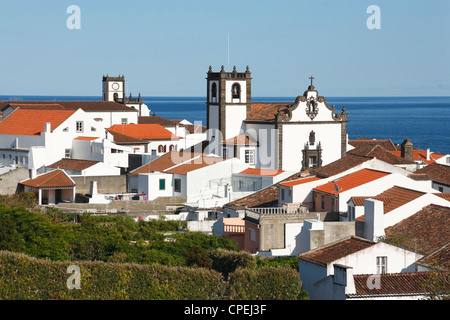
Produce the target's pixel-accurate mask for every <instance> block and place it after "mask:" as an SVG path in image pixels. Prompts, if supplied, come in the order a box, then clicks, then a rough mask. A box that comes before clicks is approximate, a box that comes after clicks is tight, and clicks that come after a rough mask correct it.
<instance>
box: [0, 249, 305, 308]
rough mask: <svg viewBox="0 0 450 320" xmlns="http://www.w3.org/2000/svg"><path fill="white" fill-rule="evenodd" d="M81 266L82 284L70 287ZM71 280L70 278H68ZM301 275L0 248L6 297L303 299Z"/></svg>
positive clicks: (0, 283)
mask: <svg viewBox="0 0 450 320" xmlns="http://www.w3.org/2000/svg"><path fill="white" fill-rule="evenodd" d="M72 265H75V266H77V267H78V268H79V270H80V273H81V275H80V280H81V282H80V288H79V289H76V288H74V289H69V288H68V285H67V282H68V279H71V277H73V276H72V274H70V273H67V270H68V267H69V266H72ZM69 283H70V282H69ZM303 297H304V296H303V295H302V291H301V290H300V281H299V276H298V273H297V272H296V271H295V270H293V269H292V268H288V267H285V268H283V267H279V268H271V267H263V268H258V269H255V268H238V269H236V270H235V271H234V272H232V273H230V274H229V278H228V280H225V279H224V276H223V274H222V273H220V272H218V271H215V270H211V269H207V268H192V267H176V266H163V265H159V264H152V265H142V264H132V263H107V262H95V261H75V262H71V261H64V262H56V261H50V260H47V259H37V258H32V257H29V256H27V255H25V254H20V253H13V252H9V251H0V299H3V300H80V299H82V300H141V299H144V300H229V299H235V300H239V299H248V300H256V299H280V300H291V299H300V298H303Z"/></svg>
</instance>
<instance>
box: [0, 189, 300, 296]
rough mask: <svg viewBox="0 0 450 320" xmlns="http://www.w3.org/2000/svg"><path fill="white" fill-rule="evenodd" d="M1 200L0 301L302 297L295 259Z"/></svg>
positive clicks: (169, 226)
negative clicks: (268, 256)
mask: <svg viewBox="0 0 450 320" xmlns="http://www.w3.org/2000/svg"><path fill="white" fill-rule="evenodd" d="M0 200H1V202H3V203H0V250H1V251H0V299H133V300H134V299H148V300H152V299H177V300H182V299H189V300H192V299H208V300H211V299H216V300H219V299H251V300H253V299H266V300H269V299H281V300H290V299H303V298H306V297H307V294H306V293H305V292H303V291H302V290H301V282H300V279H299V275H298V271H297V270H298V269H297V266H298V261H297V259H295V258H294V259H293V258H286V259H264V260H261V259H259V258H255V257H254V256H252V255H250V254H248V253H246V252H240V251H239V249H238V247H237V245H236V243H235V242H233V241H232V240H230V239H228V238H224V237H218V236H214V235H206V234H203V233H197V232H188V231H187V232H177V230H178V229H179V227H184V225H180V222H178V221H162V220H153V221H139V222H135V221H134V220H132V219H131V218H130V217H125V216H115V217H108V216H91V215H81V216H71V215H66V214H63V213H61V212H59V211H58V210H53V209H48V208H47V209H46V210H45V211H42V212H41V211H40V210H37V207H36V206H35V203H34V200H33V197H32V196H31V195H29V194H21V195H18V196H14V197H5V196H3V197H2V199H0ZM24 206H26V207H27V208H28V209H25V208H24ZM74 270H75V271H74ZM77 280H78V281H79V282H78V284H77V282H76V281H77ZM74 284H75V285H74Z"/></svg>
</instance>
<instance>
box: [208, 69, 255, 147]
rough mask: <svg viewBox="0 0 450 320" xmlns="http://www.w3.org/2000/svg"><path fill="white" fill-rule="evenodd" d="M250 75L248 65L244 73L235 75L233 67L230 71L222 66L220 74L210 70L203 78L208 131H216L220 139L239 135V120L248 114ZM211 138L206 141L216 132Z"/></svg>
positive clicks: (240, 121) (235, 71)
mask: <svg viewBox="0 0 450 320" xmlns="http://www.w3.org/2000/svg"><path fill="white" fill-rule="evenodd" d="M251 76H252V74H251V72H250V70H249V67H248V66H247V68H246V70H245V71H244V72H237V70H236V66H234V68H233V71H232V72H227V71H225V69H224V67H223V66H222V67H221V70H220V72H213V71H212V68H211V66H210V67H209V71H208V74H207V78H206V79H207V82H206V86H207V92H206V106H207V107H206V108H207V109H206V110H207V111H206V112H207V128H208V129H217V130H219V131H220V133H221V138H222V139H223V140H226V139H229V138H232V137H234V136H236V135H238V134H239V131H240V129H241V124H242V121H243V120H245V118H247V115H248V113H249V112H250V106H251V79H252V77H251ZM214 131H216V130H214ZM208 132H211V130H208ZM210 135H214V136H209V137H208V139H209V141H211V138H216V137H217V136H216V134H215V133H210Z"/></svg>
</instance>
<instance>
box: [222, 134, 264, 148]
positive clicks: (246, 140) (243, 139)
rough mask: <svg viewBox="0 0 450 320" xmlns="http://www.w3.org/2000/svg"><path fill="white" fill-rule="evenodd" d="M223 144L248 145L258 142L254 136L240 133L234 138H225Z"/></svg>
mask: <svg viewBox="0 0 450 320" xmlns="http://www.w3.org/2000/svg"><path fill="white" fill-rule="evenodd" d="M223 144H229V145H246V146H248V145H256V144H257V142H256V141H255V140H254V139H253V138H252V137H250V136H248V135H246V134H239V135H237V136H235V137H233V138H230V139H227V140H224V141H223Z"/></svg>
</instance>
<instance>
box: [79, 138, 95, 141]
mask: <svg viewBox="0 0 450 320" xmlns="http://www.w3.org/2000/svg"><path fill="white" fill-rule="evenodd" d="M98 138H99V137H76V138H75V140H88V141H92V140H97V139H98Z"/></svg>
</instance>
